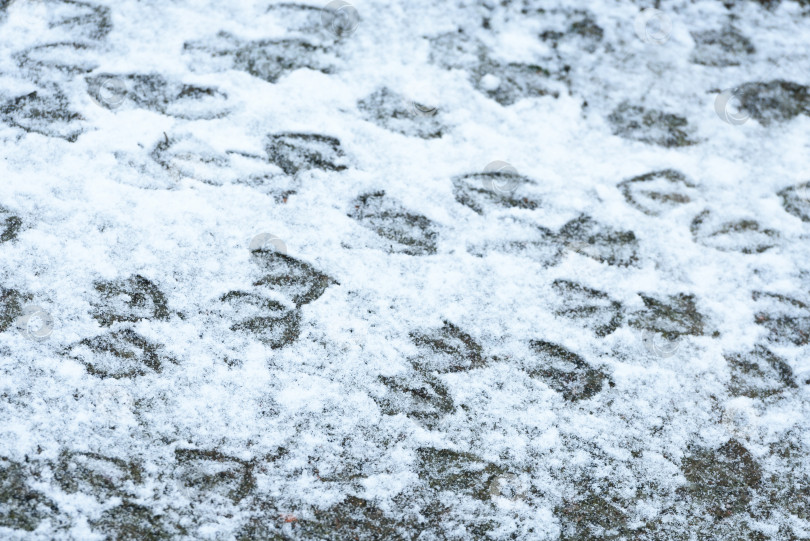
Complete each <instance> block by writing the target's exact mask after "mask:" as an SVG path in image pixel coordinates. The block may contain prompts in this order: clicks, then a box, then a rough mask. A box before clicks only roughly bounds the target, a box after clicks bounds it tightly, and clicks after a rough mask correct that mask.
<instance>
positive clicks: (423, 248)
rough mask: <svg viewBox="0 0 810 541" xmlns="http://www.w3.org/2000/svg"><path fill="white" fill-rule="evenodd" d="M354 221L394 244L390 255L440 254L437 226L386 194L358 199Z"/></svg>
mask: <svg viewBox="0 0 810 541" xmlns="http://www.w3.org/2000/svg"><path fill="white" fill-rule="evenodd" d="M353 207H354V209H353V211H352V212H350V213H349V217H350V218H354V219H355V220H357V221H358V222H359V223H360V224H361V225H362V226H364V227H366V228H368V229H370V230H372V231H374V232H375V233H376V234H377V235H379V236H380V237H382V238H384V239H387V240H389V241H391V242H392V244H390V245H389V253H397V252H399V253H404V254H408V255H431V254H435V253H436V237H437V236H438V233H437V229H436V226H435V225H434V223H433V222H432V221H431V220H429V219H428V218H426V217H425V216H422V215H420V214H413V213H411V212H409V211H408V210H406V209H405V208H403V207H402V206H401V205H400V204H399V203H398V202H396V201H393V200H391V199H390V198H388V197H386V195H385V192H382V191H380V192H374V193H368V194H364V195H361V196H360V197H358V198H357V199H355V200H354V204H353Z"/></svg>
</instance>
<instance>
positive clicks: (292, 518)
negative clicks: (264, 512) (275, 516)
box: [281, 515, 298, 523]
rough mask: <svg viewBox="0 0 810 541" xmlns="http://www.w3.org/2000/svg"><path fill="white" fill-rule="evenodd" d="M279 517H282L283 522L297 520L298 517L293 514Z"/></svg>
mask: <svg viewBox="0 0 810 541" xmlns="http://www.w3.org/2000/svg"><path fill="white" fill-rule="evenodd" d="M281 518H283V519H284V522H288V523H289V522H298V517H296V516H295V515H281Z"/></svg>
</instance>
